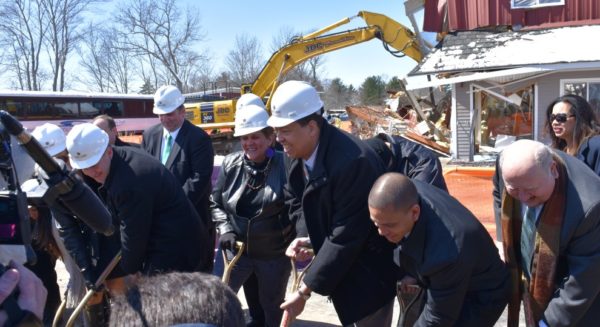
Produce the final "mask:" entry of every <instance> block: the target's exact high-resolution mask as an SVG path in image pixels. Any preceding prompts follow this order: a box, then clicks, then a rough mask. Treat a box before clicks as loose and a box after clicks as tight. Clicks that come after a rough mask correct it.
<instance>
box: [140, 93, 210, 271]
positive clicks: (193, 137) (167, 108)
mask: <svg viewBox="0 0 600 327" xmlns="http://www.w3.org/2000/svg"><path fill="white" fill-rule="evenodd" d="M183 102H184V97H183V95H182V94H181V92H180V91H179V89H177V88H176V87H175V86H172V85H167V86H163V87H161V88H159V89H158V91H156V94H155V95H154V109H153V112H154V113H155V114H157V115H158V117H159V118H160V124H157V125H154V126H152V127H150V128H148V129H147V130H146V131H144V134H143V139H142V148H143V149H144V150H146V151H147V152H148V153H150V155H152V156H153V157H154V158H156V159H158V160H160V161H161V162H162V163H163V164H164V165H165V167H167V169H168V170H169V171H170V172H171V173H173V175H175V178H176V179H177V181H179V184H180V185H181V186H182V187H183V191H184V192H185V194H186V195H187V197H188V199H190V201H191V202H192V204H193V205H194V208H195V209H196V211H197V212H198V214H199V215H200V218H202V220H203V221H204V223H205V224H206V226H208V228H209V237H210V238H211V239H213V240H214V239H215V228H214V224H213V222H212V219H211V216H210V213H209V205H210V203H209V196H210V193H211V190H212V186H211V176H212V171H213V159H214V151H213V146H212V141H211V139H210V136H208V134H206V132H205V131H204V130H203V129H201V128H199V127H197V126H194V125H193V124H192V123H190V122H189V121H187V120H186V119H185V107H184V106H183ZM211 251H214V250H211ZM202 270H203V271H205V272H211V271H212V263H211V264H210V266H208V267H204V268H203V269H202Z"/></svg>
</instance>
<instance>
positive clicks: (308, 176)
mask: <svg viewBox="0 0 600 327" xmlns="http://www.w3.org/2000/svg"><path fill="white" fill-rule="evenodd" d="M309 179H310V168H308V165H307V164H306V163H305V164H304V181H305V182H308V180H309Z"/></svg>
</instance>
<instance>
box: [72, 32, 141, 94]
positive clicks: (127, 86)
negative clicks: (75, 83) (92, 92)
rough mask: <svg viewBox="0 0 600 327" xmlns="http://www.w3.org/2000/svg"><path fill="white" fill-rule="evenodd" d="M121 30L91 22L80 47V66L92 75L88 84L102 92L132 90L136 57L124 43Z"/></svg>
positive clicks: (125, 91)
mask: <svg viewBox="0 0 600 327" xmlns="http://www.w3.org/2000/svg"><path fill="white" fill-rule="evenodd" d="M121 36H122V34H121V33H118V32H117V31H116V30H115V29H114V28H109V29H102V28H100V27H99V26H96V25H92V24H90V25H89V26H88V27H87V28H86V31H85V33H84V36H83V38H82V47H80V48H79V55H80V57H81V60H80V62H79V63H80V65H81V66H82V67H83V69H84V71H85V72H86V73H87V75H89V77H90V78H89V80H88V81H87V83H86V82H85V81H84V80H82V82H84V83H86V84H90V83H92V84H94V85H95V86H96V88H97V89H98V90H100V91H101V92H106V91H112V92H117V93H129V91H130V90H131V76H133V75H134V74H133V69H132V66H133V58H132V56H131V54H130V53H129V52H128V51H127V49H126V48H124V47H123V46H122V43H123V40H122V39H120V37H121Z"/></svg>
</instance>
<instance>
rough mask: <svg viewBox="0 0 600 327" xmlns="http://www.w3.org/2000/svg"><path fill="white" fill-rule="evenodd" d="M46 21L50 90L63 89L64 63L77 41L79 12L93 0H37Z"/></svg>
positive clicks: (79, 20)
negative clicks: (50, 71)
mask: <svg viewBox="0 0 600 327" xmlns="http://www.w3.org/2000/svg"><path fill="white" fill-rule="evenodd" d="M39 1H40V5H41V7H42V9H43V10H44V12H45V17H46V19H47V21H48V33H47V34H46V43H47V49H48V54H49V56H48V57H49V58H50V65H51V67H52V73H53V79H52V90H53V91H63V90H64V86H65V64H66V62H67V57H68V56H69V53H70V52H71V51H72V50H73V49H74V46H75V45H76V43H77V42H78V41H79V38H80V35H81V34H80V31H79V27H80V25H81V21H82V17H81V14H82V13H83V12H84V11H85V10H86V8H87V7H88V5H89V4H90V3H92V2H94V0H39Z"/></svg>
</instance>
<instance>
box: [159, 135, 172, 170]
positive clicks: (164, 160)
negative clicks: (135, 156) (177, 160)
mask: <svg viewBox="0 0 600 327" xmlns="http://www.w3.org/2000/svg"><path fill="white" fill-rule="evenodd" d="M172 145H173V137H172V136H171V134H169V135H168V136H167V143H166V144H165V148H164V150H163V153H162V156H161V161H162V163H163V165H164V164H166V163H167V159H169V154H171V147H172Z"/></svg>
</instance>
